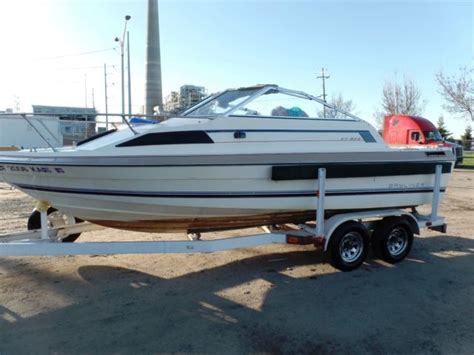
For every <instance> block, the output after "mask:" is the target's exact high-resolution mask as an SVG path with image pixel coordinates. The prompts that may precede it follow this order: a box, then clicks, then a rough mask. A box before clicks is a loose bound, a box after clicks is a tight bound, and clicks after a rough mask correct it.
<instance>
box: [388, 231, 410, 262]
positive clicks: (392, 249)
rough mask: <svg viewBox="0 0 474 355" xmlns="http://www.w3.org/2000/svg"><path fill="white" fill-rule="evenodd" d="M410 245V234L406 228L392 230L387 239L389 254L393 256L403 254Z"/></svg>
mask: <svg viewBox="0 0 474 355" xmlns="http://www.w3.org/2000/svg"><path fill="white" fill-rule="evenodd" d="M407 245H408V234H407V232H406V230H405V229H404V228H401V227H397V228H394V229H392V231H391V232H390V234H389V235H388V239H387V248H388V252H389V253H390V255H392V256H398V255H400V254H402V253H403V252H404V251H405V249H406V248H407Z"/></svg>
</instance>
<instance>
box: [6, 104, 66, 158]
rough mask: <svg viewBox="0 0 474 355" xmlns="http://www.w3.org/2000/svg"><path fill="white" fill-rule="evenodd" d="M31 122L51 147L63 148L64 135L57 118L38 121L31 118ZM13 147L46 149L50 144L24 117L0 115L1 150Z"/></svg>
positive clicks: (44, 117) (44, 118) (42, 118)
mask: <svg viewBox="0 0 474 355" xmlns="http://www.w3.org/2000/svg"><path fill="white" fill-rule="evenodd" d="M0 113H4V112H1V111H0ZM30 122H31V123H32V124H33V125H34V126H35V128H36V129H37V130H38V131H39V132H40V133H41V135H42V136H43V137H44V138H45V139H46V140H47V141H48V142H50V143H51V145H53V146H55V147H58V146H62V143H63V135H62V133H61V126H60V123H59V119H58V118H57V117H46V116H43V117H41V118H40V119H38V120H36V119H31V118H30ZM12 146H13V147H17V148H25V149H28V148H45V147H48V144H47V143H46V142H45V141H44V140H43V139H42V138H41V137H40V135H39V134H38V133H37V132H36V131H35V129H34V128H33V127H31V125H30V124H29V123H28V122H27V121H26V120H25V119H23V118H22V117H20V116H17V115H14V114H11V115H6V116H4V115H0V149H1V147H12Z"/></svg>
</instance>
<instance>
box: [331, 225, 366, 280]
mask: <svg viewBox="0 0 474 355" xmlns="http://www.w3.org/2000/svg"><path fill="white" fill-rule="evenodd" d="M368 248H369V233H368V231H367V228H366V227H365V226H364V225H363V224H361V223H357V222H354V221H351V222H347V223H344V224H342V225H340V226H339V227H337V228H336V230H335V231H334V232H333V234H332V236H331V239H330V240H329V246H328V255H329V261H330V263H331V265H332V266H334V267H335V268H337V269H339V270H341V271H352V270H354V269H356V268H358V267H359V266H360V265H361V264H362V263H363V262H364V260H365V258H366V257H367V253H368Z"/></svg>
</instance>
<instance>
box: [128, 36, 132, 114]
mask: <svg viewBox="0 0 474 355" xmlns="http://www.w3.org/2000/svg"><path fill="white" fill-rule="evenodd" d="M127 69H128V114H129V115H131V114H132V81H131V80H130V37H129V34H128V31H127ZM130 117H131V116H130Z"/></svg>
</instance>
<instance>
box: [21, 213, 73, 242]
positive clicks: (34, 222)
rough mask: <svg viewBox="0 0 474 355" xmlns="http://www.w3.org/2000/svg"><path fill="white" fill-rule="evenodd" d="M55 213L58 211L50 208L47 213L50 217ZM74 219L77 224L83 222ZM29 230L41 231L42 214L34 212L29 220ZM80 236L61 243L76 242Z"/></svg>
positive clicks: (71, 237) (68, 238)
mask: <svg viewBox="0 0 474 355" xmlns="http://www.w3.org/2000/svg"><path fill="white" fill-rule="evenodd" d="M53 212H57V209H55V208H54V207H50V208H48V211H47V212H46V213H47V214H48V216H49V215H50V214H51V213H53ZM73 218H74V220H75V222H76V223H78V222H82V220H80V219H78V218H75V217H73ZM48 224H50V221H48ZM27 229H28V230H33V229H41V213H40V212H39V211H37V210H33V212H32V213H31V215H30V217H29V218H28V224H27ZM80 235H81V233H76V234H71V235H68V236H67V237H65V238H63V239H62V240H61V242H63V243H72V242H74V241H76V239H77V238H79V236H80Z"/></svg>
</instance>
